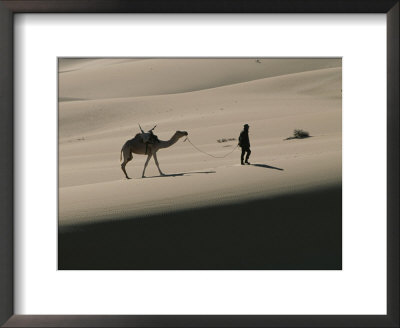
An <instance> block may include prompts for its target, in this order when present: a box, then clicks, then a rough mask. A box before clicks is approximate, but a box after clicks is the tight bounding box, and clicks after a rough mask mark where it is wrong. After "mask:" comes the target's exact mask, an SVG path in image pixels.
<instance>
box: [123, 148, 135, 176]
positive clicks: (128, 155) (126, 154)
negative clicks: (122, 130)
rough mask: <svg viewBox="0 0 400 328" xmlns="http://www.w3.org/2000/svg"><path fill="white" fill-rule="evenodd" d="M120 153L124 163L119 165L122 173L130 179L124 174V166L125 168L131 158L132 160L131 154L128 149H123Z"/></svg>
mask: <svg viewBox="0 0 400 328" xmlns="http://www.w3.org/2000/svg"><path fill="white" fill-rule="evenodd" d="M122 152H123V155H124V161H123V162H122V164H121V169H122V172H124V174H125V176H126V178H127V179H130V177H128V174H127V173H126V170H125V166H126V164H128V162H130V161H131V160H132V158H133V157H132V153H131V152H130V150H129V149H123V150H122Z"/></svg>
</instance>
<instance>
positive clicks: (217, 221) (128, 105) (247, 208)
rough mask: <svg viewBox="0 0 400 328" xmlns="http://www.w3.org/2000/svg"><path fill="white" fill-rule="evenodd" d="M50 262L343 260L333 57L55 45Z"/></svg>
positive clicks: (278, 266)
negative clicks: (175, 53)
mask: <svg viewBox="0 0 400 328" xmlns="http://www.w3.org/2000/svg"><path fill="white" fill-rule="evenodd" d="M57 80H58V269H59V270H341V269H342V60H341V58H262V57H260V58H255V57H254V58H75V57H74V58H59V59H58V77H57Z"/></svg>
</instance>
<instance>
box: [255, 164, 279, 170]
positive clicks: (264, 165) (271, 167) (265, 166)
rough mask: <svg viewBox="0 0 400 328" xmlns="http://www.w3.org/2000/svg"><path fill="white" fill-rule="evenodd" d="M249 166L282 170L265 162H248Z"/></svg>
mask: <svg viewBox="0 0 400 328" xmlns="http://www.w3.org/2000/svg"><path fill="white" fill-rule="evenodd" d="M250 165H251V166H257V167H263V168H265V169H272V170H278V171H284V169H281V168H279V167H275V166H270V165H267V164H250Z"/></svg>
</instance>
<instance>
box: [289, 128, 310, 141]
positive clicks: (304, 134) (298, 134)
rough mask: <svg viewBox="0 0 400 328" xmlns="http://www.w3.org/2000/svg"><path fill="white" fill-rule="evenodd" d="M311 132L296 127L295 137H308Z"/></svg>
mask: <svg viewBox="0 0 400 328" xmlns="http://www.w3.org/2000/svg"><path fill="white" fill-rule="evenodd" d="M309 136H310V134H309V133H308V132H307V131H304V130H301V129H296V130H294V131H293V137H294V138H297V139H302V138H308V137H309Z"/></svg>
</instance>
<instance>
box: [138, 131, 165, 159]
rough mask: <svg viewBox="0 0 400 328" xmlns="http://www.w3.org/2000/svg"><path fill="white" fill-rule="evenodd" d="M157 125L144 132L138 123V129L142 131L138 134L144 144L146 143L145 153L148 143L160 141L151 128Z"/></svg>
mask: <svg viewBox="0 0 400 328" xmlns="http://www.w3.org/2000/svg"><path fill="white" fill-rule="evenodd" d="M156 126H157V125H155V126H154V127H153V128H152V129H151V130H149V131H147V132H144V131H143V129H142V127H141V126H140V124H139V128H140V131H141V132H142V133H141V134H140V137H141V138H142V141H143V143H144V144H146V154H147V147H148V144H153V145H154V144H156V143H158V142H160V140H159V139H158V137H157V136H156V135H155V134H154V133H153V130H154V129H155V128H156Z"/></svg>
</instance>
